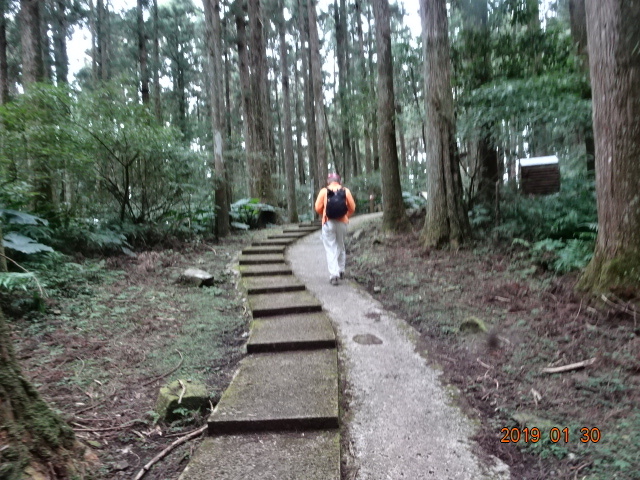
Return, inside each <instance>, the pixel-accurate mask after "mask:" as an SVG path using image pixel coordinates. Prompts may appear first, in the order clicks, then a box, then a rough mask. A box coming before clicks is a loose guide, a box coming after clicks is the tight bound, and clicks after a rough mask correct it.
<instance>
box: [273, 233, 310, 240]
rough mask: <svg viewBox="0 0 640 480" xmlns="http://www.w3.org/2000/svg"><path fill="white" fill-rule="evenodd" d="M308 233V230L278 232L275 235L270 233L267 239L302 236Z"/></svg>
mask: <svg viewBox="0 0 640 480" xmlns="http://www.w3.org/2000/svg"><path fill="white" fill-rule="evenodd" d="M305 235H308V232H292V233H276V234H275V235H268V236H267V239H270V240H274V239H280V238H293V239H296V238H301V237H304V236H305Z"/></svg>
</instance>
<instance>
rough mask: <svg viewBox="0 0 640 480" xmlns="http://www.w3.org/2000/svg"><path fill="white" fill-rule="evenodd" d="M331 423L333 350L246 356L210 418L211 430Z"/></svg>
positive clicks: (334, 423)
mask: <svg viewBox="0 0 640 480" xmlns="http://www.w3.org/2000/svg"><path fill="white" fill-rule="evenodd" d="M330 428H338V355H337V352H336V350H335V349H325V350H308V351H302V352H285V353H260V354H255V355H249V356H247V357H245V358H244V359H243V360H242V361H241V362H240V366H239V368H238V371H237V372H236V375H235V376H234V378H233V380H232V381H231V384H230V385H229V388H227V389H226V390H225V392H224V394H223V395H222V398H221V399H220V402H219V403H218V404H217V405H216V407H215V408H214V410H213V412H212V413H211V416H210V417H209V433H210V434H221V433H225V434H230V433H241V432H257V431H277V430H300V429H330ZM249 478H250V477H249ZM302 478H304V477H302Z"/></svg>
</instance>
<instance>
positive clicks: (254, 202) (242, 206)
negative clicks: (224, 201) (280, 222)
mask: <svg viewBox="0 0 640 480" xmlns="http://www.w3.org/2000/svg"><path fill="white" fill-rule="evenodd" d="M229 214H230V215H231V219H232V220H233V221H232V222H231V226H232V227H233V228H237V229H240V230H248V229H249V228H261V227H264V226H266V224H267V223H275V221H276V209H275V207H274V206H273V205H268V204H266V203H261V202H260V199H258V198H243V199H241V200H238V201H237V202H235V203H232V204H231V211H230V212H229Z"/></svg>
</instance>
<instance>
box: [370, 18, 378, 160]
mask: <svg viewBox="0 0 640 480" xmlns="http://www.w3.org/2000/svg"><path fill="white" fill-rule="evenodd" d="M367 27H368V32H367V43H368V51H369V99H367V104H368V111H369V118H370V122H371V132H373V133H372V134H373V135H375V134H376V133H377V132H378V115H377V113H376V105H375V99H376V98H377V97H376V93H377V92H376V88H375V83H376V81H375V78H376V76H375V62H374V61H373V55H374V53H375V49H374V48H373V44H374V42H375V39H374V35H373V27H372V26H371V11H370V9H369V8H367ZM371 149H372V153H371V155H372V157H371V160H372V168H373V171H376V172H377V171H378V170H380V152H379V151H378V142H377V141H376V139H375V138H372V139H371Z"/></svg>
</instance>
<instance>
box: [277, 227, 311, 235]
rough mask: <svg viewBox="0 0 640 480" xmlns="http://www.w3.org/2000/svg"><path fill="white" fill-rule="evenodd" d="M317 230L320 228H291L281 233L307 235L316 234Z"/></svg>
mask: <svg viewBox="0 0 640 480" xmlns="http://www.w3.org/2000/svg"><path fill="white" fill-rule="evenodd" d="M318 230H320V226H317V227H291V228H285V229H283V230H282V233H302V232H304V233H305V234H309V233H313V232H317V231H318Z"/></svg>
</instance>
